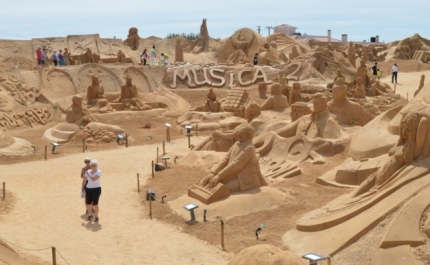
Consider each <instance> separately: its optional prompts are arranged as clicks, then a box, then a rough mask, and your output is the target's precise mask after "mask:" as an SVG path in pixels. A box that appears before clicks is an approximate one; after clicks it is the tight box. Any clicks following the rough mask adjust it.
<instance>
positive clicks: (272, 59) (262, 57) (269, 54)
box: [258, 43, 295, 65]
mask: <svg viewBox="0 0 430 265" xmlns="http://www.w3.org/2000/svg"><path fill="white" fill-rule="evenodd" d="M294 48H295V47H293V49H294ZM276 62H277V56H276V49H272V48H271V47H270V44H269V43H265V44H264V51H263V52H261V53H260V54H259V55H258V64H259V65H272V64H275V63H276Z"/></svg>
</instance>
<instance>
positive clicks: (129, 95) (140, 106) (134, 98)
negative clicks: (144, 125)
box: [112, 75, 152, 110]
mask: <svg viewBox="0 0 430 265" xmlns="http://www.w3.org/2000/svg"><path fill="white" fill-rule="evenodd" d="M112 103H122V104H124V109H125V110H150V109H152V107H151V106H149V105H147V104H145V103H143V102H142V101H141V100H140V99H139V98H138V92H137V87H136V86H135V85H134V84H133V79H132V77H131V76H129V75H128V76H126V77H125V85H123V86H121V94H120V96H119V98H117V99H115V100H114V101H112Z"/></svg>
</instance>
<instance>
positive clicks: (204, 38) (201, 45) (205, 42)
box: [193, 18, 210, 54]
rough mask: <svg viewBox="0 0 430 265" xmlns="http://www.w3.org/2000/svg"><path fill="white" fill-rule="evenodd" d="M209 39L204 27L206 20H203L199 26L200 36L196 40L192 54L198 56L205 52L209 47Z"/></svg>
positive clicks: (205, 26)
mask: <svg viewBox="0 0 430 265" xmlns="http://www.w3.org/2000/svg"><path fill="white" fill-rule="evenodd" d="M209 38H210V37H209V32H208V28H207V25H206V18H204V19H203V21H202V25H201V26H200V35H199V38H198V40H197V44H196V46H194V48H193V53H194V54H199V53H201V52H203V51H207V50H208V46H209Z"/></svg>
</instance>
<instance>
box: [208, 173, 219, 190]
mask: <svg viewBox="0 0 430 265" xmlns="http://www.w3.org/2000/svg"><path fill="white" fill-rule="evenodd" d="M218 183H219V176H218V175H215V176H213V177H212V178H211V180H210V181H209V188H214V187H215V186H216V185H218Z"/></svg>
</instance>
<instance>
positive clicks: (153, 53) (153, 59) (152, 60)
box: [151, 46, 157, 66]
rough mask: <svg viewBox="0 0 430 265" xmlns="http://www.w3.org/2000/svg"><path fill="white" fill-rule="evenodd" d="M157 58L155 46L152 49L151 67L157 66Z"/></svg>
mask: <svg viewBox="0 0 430 265" xmlns="http://www.w3.org/2000/svg"><path fill="white" fill-rule="evenodd" d="M155 57H157V52H156V51H155V46H152V49H151V66H154V65H155Z"/></svg>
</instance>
